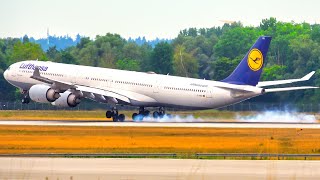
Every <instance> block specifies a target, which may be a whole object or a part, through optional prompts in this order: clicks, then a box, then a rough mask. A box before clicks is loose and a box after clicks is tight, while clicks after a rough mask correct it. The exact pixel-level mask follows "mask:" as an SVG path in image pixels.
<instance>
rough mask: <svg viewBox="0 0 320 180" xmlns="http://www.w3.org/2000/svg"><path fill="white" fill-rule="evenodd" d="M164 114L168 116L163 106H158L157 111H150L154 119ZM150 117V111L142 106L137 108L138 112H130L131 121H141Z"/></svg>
mask: <svg viewBox="0 0 320 180" xmlns="http://www.w3.org/2000/svg"><path fill="white" fill-rule="evenodd" d="M164 116H167V117H170V116H171V115H170V114H166V112H165V109H164V108H163V107H160V108H159V111H155V112H153V113H152V117H153V118H154V119H161V118H163V117H164ZM148 117H150V111H149V110H146V109H145V108H144V107H140V108H139V113H133V114H132V120H133V121H142V120H143V119H144V118H148Z"/></svg>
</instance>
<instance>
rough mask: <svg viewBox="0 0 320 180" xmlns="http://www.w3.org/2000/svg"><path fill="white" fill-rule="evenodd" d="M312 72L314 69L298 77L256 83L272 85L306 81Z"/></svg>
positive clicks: (262, 85) (259, 85) (261, 85)
mask: <svg viewBox="0 0 320 180" xmlns="http://www.w3.org/2000/svg"><path fill="white" fill-rule="evenodd" d="M314 73H315V71H312V72H310V73H309V74H307V75H305V76H304V77H302V78H300V79H287V80H279V81H262V82H259V83H258V84H257V87H265V86H274V85H280V84H290V83H294V82H300V81H308V80H309V79H310V78H311V77H312V76H313V75H314Z"/></svg>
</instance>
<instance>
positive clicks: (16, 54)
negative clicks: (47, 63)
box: [10, 41, 47, 63]
mask: <svg viewBox="0 0 320 180" xmlns="http://www.w3.org/2000/svg"><path fill="white" fill-rule="evenodd" d="M35 59H38V60H47V57H46V54H45V53H44V52H43V51H42V49H41V47H40V45H39V44H35V43H30V42H29V43H24V44H23V43H21V42H20V41H18V42H17V43H16V44H15V45H14V47H13V52H12V61H11V62H10V63H14V62H17V61H23V60H35Z"/></svg>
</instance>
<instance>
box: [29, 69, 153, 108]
mask: <svg viewBox="0 0 320 180" xmlns="http://www.w3.org/2000/svg"><path fill="white" fill-rule="evenodd" d="M30 78H32V79H35V80H38V81H40V82H44V83H47V84H50V85H51V88H53V89H56V90H58V91H59V92H64V91H66V90H69V89H72V90H74V91H80V92H81V94H83V96H84V97H85V98H89V99H92V100H96V101H99V102H104V103H115V104H116V103H118V100H121V101H123V102H126V103H129V104H130V103H131V101H132V100H134V101H143V102H151V103H152V102H156V100H154V99H153V98H150V97H148V96H145V95H142V94H138V93H134V92H131V91H125V90H117V91H115V90H111V89H107V90H106V89H99V88H94V87H88V86H82V85H74V84H72V83H69V82H62V81H57V80H53V79H49V78H46V77H43V76H41V75H40V72H39V68H37V67H36V68H35V70H34V72H33V75H32V76H31V77H30Z"/></svg>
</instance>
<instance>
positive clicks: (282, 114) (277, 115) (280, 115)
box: [236, 111, 316, 123]
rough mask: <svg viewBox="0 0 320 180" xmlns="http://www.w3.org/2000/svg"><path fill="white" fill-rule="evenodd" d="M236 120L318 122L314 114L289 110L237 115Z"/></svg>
mask: <svg viewBox="0 0 320 180" xmlns="http://www.w3.org/2000/svg"><path fill="white" fill-rule="evenodd" d="M236 120H238V121H245V122H281V123H316V117H315V116H314V115H311V114H305V113H297V112H289V111H266V112H262V113H258V114H256V115H250V116H240V115H237V116H236Z"/></svg>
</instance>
